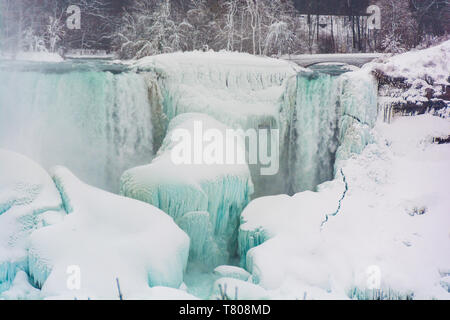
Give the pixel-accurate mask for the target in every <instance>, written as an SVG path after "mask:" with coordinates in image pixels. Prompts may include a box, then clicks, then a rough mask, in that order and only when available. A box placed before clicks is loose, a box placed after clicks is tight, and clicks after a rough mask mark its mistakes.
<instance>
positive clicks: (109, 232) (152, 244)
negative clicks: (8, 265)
mask: <svg viewBox="0 0 450 320" xmlns="http://www.w3.org/2000/svg"><path fill="white" fill-rule="evenodd" d="M52 176H53V179H54V181H55V184H56V186H57V188H58V190H59V192H60V193H61V195H62V198H63V201H64V208H65V209H66V210H67V213H68V215H67V216H66V217H65V218H64V220H63V221H62V222H60V223H58V224H55V225H52V226H48V227H45V228H42V229H40V230H38V231H36V232H34V233H33V234H32V235H31V239H30V248H29V251H28V266H29V274H30V278H31V279H32V282H33V284H34V285H35V286H37V287H40V288H42V294H43V295H44V296H46V297H52V296H54V297H59V298H69V299H70V298H73V297H78V296H80V297H90V298H92V299H94V298H100V299H104V298H108V299H117V298H118V289H117V286H116V279H119V280H120V287H121V290H122V292H123V295H124V296H125V297H126V296H128V295H132V294H135V293H136V292H145V291H146V290H147V291H148V289H149V286H150V287H154V286H167V287H173V288H178V287H179V286H180V285H181V284H182V282H183V274H184V271H185V268H186V263H187V259H188V253H189V238H188V237H187V235H186V234H185V233H184V232H183V231H182V230H181V229H179V228H178V227H177V226H176V224H175V223H174V222H173V220H172V218H170V217H169V216H168V215H166V214H165V213H164V212H162V211H161V210H159V209H157V208H155V207H152V206H151V205H149V204H146V203H143V202H140V201H136V200H133V199H128V198H123V197H121V196H117V195H114V194H110V193H108V192H105V191H102V190H100V189H96V188H94V187H91V186H88V185H86V184H84V183H82V182H81V181H80V180H78V179H77V178H76V177H75V176H74V175H73V174H72V173H71V172H70V171H69V170H67V169H65V168H63V167H56V168H55V169H53V171H52ZM71 266H75V267H76V268H77V269H76V270H79V272H80V273H79V275H80V288H75V289H74V288H69V287H68V285H67V282H68V273H67V272H69V271H70V269H68V268H70V267H71ZM69 275H70V274H69Z"/></svg>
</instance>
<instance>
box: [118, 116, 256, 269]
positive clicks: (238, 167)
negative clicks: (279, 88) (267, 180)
mask: <svg viewBox="0 0 450 320" xmlns="http://www.w3.org/2000/svg"><path fill="white" fill-rule="evenodd" d="M198 126H201V127H202V129H203V132H205V133H206V132H210V133H212V132H214V133H215V134H217V135H219V136H216V138H212V139H217V140H216V141H218V140H222V138H223V139H224V140H222V141H221V143H222V145H221V146H222V147H221V148H225V145H226V144H227V142H230V141H231V140H233V139H234V138H232V137H230V136H227V134H226V132H227V127H226V126H224V125H223V124H221V123H219V122H218V121H216V120H214V119H212V118H211V117H209V116H207V115H201V114H189V113H188V114H183V115H180V116H178V117H176V118H175V119H174V120H172V122H171V124H170V126H169V132H168V134H167V136H166V138H165V140H164V142H163V145H162V147H161V149H160V150H159V152H158V156H157V157H156V159H154V161H153V162H152V163H151V164H150V165H147V166H142V167H137V168H133V169H130V170H128V171H126V172H125V173H124V174H123V176H122V179H121V193H122V194H123V195H125V196H127V197H131V198H134V199H138V200H141V201H144V202H147V203H150V204H152V205H154V206H156V207H158V208H160V209H161V210H163V211H164V212H166V213H168V214H169V215H170V216H172V217H173V218H174V220H175V221H176V222H177V223H178V224H179V225H180V226H181V227H182V228H183V229H184V230H185V231H186V232H187V233H188V234H189V236H190V237H191V239H192V243H193V245H192V246H191V254H192V257H199V258H201V259H202V261H203V262H204V263H205V264H209V265H214V266H217V265H218V264H221V263H226V262H228V257H229V256H230V255H233V254H235V252H236V249H237V248H236V247H235V245H236V241H235V240H236V237H237V234H236V230H237V228H238V226H239V217H240V214H241V212H242V210H243V209H244V208H245V206H246V205H247V204H248V202H249V198H250V195H251V194H252V192H253V184H252V180H251V177H250V172H249V169H248V166H247V165H246V164H245V163H244V164H240V163H237V164H227V162H226V161H225V160H224V158H223V159H222V160H223V162H221V161H215V160H213V161H212V162H211V163H208V159H207V157H206V155H208V154H209V153H208V152H207V151H206V150H207V148H208V146H210V143H212V141H213V140H210V141H209V143H205V142H208V141H205V140H200V141H199V145H203V149H204V150H203V151H204V153H203V152H202V151H200V152H197V151H198V149H195V148H198V145H197V146H196V144H197V142H198V140H197V139H198V137H196V136H195V135H196V134H197V133H198V132H197V131H196V130H197V129H198ZM180 130H181V131H180ZM210 130H213V131H210ZM196 132H197V133H196ZM178 133H183V134H185V135H187V136H188V138H189V137H190V138H189V141H188V142H187V145H185V147H186V148H187V149H191V150H192V152H187V153H189V157H188V158H189V159H191V160H192V161H191V164H188V162H183V163H178V164H177V163H176V162H177V161H175V160H174V158H173V156H174V155H175V156H179V154H178V152H179V151H180V144H179V141H176V140H174V139H172V138H173V137H175V135H177V134H178ZM178 138H179V137H178ZM191 138H192V139H191ZM200 139H203V137H202V136H200ZM210 139H211V137H210ZM185 141H187V140H185ZM196 141H197V142H196ZM231 142H232V143H234V144H235V147H236V149H235V152H236V154H237V152H240V153H245V146H244V143H243V139H241V138H239V136H238V137H237V138H236V140H233V141H231ZM219 149H220V148H219ZM216 151H217V152H218V153H217V154H219V153H221V152H222V151H224V150H221V151H218V150H216ZM181 153H182V152H181ZM181 153H180V154H181ZM187 153H186V154H187ZM213 153H214V152H213ZM225 154H226V152H225V151H224V152H223V156H224V157H225ZM191 156H192V158H191ZM197 156H200V157H201V158H202V159H197V160H200V161H198V162H196V159H194V158H195V157H197ZM213 157H214V156H213ZM219 158H221V156H219ZM236 159H237V158H236ZM210 160H211V159H210ZM216 160H218V159H216ZM219 160H220V159H219ZM195 163H197V164H195Z"/></svg>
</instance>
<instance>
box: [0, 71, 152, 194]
mask: <svg viewBox="0 0 450 320" xmlns="http://www.w3.org/2000/svg"><path fill="white" fill-rule="evenodd" d="M17 64H18V65H17V66H13V67H11V66H9V65H7V64H6V65H5V64H0V82H1V83H2V85H1V86H0V105H1V108H2V110H1V116H0V146H1V147H2V148H5V149H8V150H13V151H15V152H19V153H21V154H24V155H26V156H28V157H30V158H31V159H33V160H35V161H38V162H39V163H40V164H42V165H43V166H44V168H46V169H49V168H51V167H53V166H55V165H64V166H66V167H69V168H71V170H73V171H74V172H75V173H76V174H77V176H79V177H80V178H82V179H83V180H85V181H87V182H88V183H90V184H92V185H95V186H97V187H101V188H104V189H107V190H109V191H114V192H117V191H118V189H119V178H120V174H121V173H122V172H123V171H124V170H126V169H128V168H130V167H132V166H136V165H140V164H144V163H148V162H149V161H151V159H152V155H153V146H152V118H151V108H150V100H149V99H148V92H147V91H148V89H147V82H146V81H145V79H144V77H143V76H141V75H138V74H135V73H131V72H130V73H128V72H121V70H118V72H119V73H114V74H113V73H112V72H105V71H103V70H98V71H97V70H95V68H94V67H95V66H93V67H91V68H90V69H89V68H88V69H89V70H84V69H83V66H79V67H77V66H75V68H74V66H71V65H70V66H66V63H62V64H44V65H36V64H31V65H29V64H24V63H17ZM109 68H111V69H114V68H112V67H111V66H110V67H109ZM117 68H118V67H117ZM37 133H38V134H37Z"/></svg>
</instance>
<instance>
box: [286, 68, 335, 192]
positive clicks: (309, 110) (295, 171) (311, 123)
mask: <svg viewBox="0 0 450 320" xmlns="http://www.w3.org/2000/svg"><path fill="white" fill-rule="evenodd" d="M296 81H297V90H296V92H295V98H296V100H295V104H294V105H293V106H292V107H291V108H290V113H291V114H290V116H289V119H290V124H289V128H290V131H289V132H288V135H289V141H290V143H291V145H290V152H289V157H288V165H287V168H288V172H289V174H288V176H289V182H288V188H290V190H288V193H290V194H292V193H296V192H300V191H305V190H314V188H315V187H316V186H317V185H319V184H320V183H322V182H325V181H327V180H331V179H332V178H333V165H334V155H335V152H336V148H337V141H336V134H337V132H336V130H337V119H338V118H337V109H336V103H337V97H338V95H337V84H338V81H339V78H338V77H333V76H331V75H328V74H322V73H316V72H313V73H312V72H307V73H306V72H305V73H304V72H302V73H299V74H298V76H297V79H296Z"/></svg>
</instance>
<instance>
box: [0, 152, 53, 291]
mask: <svg viewBox="0 0 450 320" xmlns="http://www.w3.org/2000/svg"><path fill="white" fill-rule="evenodd" d="M61 210H62V202H61V198H60V196H59V193H58V190H57V189H56V187H55V185H54V184H53V181H52V179H51V177H50V176H49V175H48V173H47V172H46V171H45V170H43V169H42V168H41V167H40V166H39V165H37V164H36V163H34V162H33V161H31V160H29V159H27V158H25V157H24V156H22V155H19V154H16V153H13V152H10V151H6V150H2V149H0V293H1V292H2V291H5V290H7V289H8V288H9V287H10V285H11V283H12V282H13V280H14V278H15V276H16V273H17V272H18V271H19V270H25V271H26V270H27V268H28V267H27V248H28V238H29V235H30V233H31V232H32V231H34V230H36V229H38V228H39V227H42V225H43V223H44V219H43V217H44V215H45V214H46V213H48V212H52V211H53V212H55V214H56V215H58V214H59V213H58V212H59V211H61Z"/></svg>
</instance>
